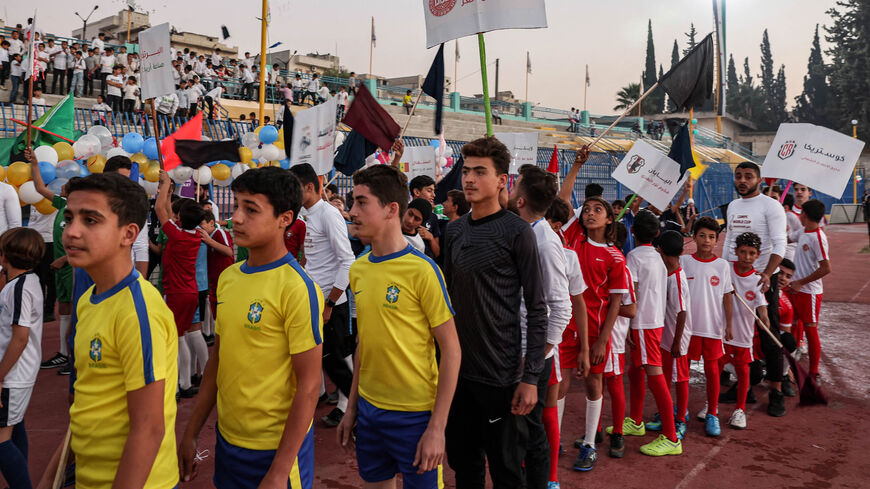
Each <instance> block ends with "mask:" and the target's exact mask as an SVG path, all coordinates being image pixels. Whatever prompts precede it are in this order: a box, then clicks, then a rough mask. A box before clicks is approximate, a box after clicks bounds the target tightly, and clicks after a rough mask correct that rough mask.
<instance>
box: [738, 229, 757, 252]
mask: <svg viewBox="0 0 870 489" xmlns="http://www.w3.org/2000/svg"><path fill="white" fill-rule="evenodd" d="M741 246H749V247H751V248H755V249H756V250H758V251H761V238H759V237H758V235H757V234H755V233H743V234H741V235H740V236H737V239H735V240H734V249H735V250H736V249H737V248H740V247H741Z"/></svg>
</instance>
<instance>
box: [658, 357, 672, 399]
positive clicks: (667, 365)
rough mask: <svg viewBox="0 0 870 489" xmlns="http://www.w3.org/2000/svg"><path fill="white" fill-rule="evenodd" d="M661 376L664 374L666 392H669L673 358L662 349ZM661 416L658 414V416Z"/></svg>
mask: <svg viewBox="0 0 870 489" xmlns="http://www.w3.org/2000/svg"><path fill="white" fill-rule="evenodd" d="M662 374H664V378H665V384H667V386H668V390H671V380H672V379H673V378H674V357H672V356H671V352H669V351H667V350H664V349H662ZM661 414H662V413H659V415H661Z"/></svg>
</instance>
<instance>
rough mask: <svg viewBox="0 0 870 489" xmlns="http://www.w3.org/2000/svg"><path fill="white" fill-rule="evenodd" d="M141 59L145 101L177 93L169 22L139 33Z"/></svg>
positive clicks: (140, 69) (140, 68)
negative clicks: (173, 76) (170, 46)
mask: <svg viewBox="0 0 870 489" xmlns="http://www.w3.org/2000/svg"><path fill="white" fill-rule="evenodd" d="M139 59H140V62H141V65H140V67H139V71H140V74H141V81H142V98H143V99H145V100H147V99H150V98H157V97H162V96H164V95H167V94H170V93H173V92H175V82H174V81H173V79H172V55H171V54H170V53H169V23H168V22H167V23H163V24H160V25H156V26H154V27H152V28H150V29H145V30H144V31H142V32H140V33H139Z"/></svg>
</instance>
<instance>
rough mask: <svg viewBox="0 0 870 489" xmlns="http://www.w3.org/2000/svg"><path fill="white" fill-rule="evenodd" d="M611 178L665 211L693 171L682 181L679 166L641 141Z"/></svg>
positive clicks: (633, 147)
mask: <svg viewBox="0 0 870 489" xmlns="http://www.w3.org/2000/svg"><path fill="white" fill-rule="evenodd" d="M611 176H612V177H613V178H614V179H616V181H618V182H619V183H621V184H623V185H625V186H626V187H628V188H630V189H631V190H632V191H633V192H634V193H636V194H637V195H640V196H641V197H643V199H644V200H646V201H647V202H649V203H650V204H652V205H654V206H656V207H657V208H658V209H660V210H665V209H666V208H667V207H668V205H669V204H670V203H671V200H673V198H674V196H675V195H676V194H677V191H678V190H679V189H680V188H682V186H683V184H684V183H685V182H686V179H687V178H689V172H686V174H685V175H684V176H683V178H682V180H681V179H680V164H679V163H677V162H676V161H674V160H672V159H670V158H668V155H666V154H664V153H662V152H660V151H659V150H657V149H655V148H654V147H653V146H651V145H650V144H648V143H646V142H644V141H643V140H642V139H638V140H637V141H635V142H634V145H633V146H632V147H631V151H629V152H628V154H626V155H625V158H623V159H622V161H621V162H619V165H618V166H617V167H616V168H615V169H614V170H613V175H611Z"/></svg>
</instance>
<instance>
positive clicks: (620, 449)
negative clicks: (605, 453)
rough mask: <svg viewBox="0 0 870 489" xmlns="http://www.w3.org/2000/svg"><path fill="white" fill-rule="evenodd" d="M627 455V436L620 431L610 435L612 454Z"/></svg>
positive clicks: (619, 456)
mask: <svg viewBox="0 0 870 489" xmlns="http://www.w3.org/2000/svg"><path fill="white" fill-rule="evenodd" d="M624 455H625V437H624V436H622V435H620V434H619V433H614V434H612V435H610V456H611V457H613V458H622V457H623V456H624Z"/></svg>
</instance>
